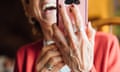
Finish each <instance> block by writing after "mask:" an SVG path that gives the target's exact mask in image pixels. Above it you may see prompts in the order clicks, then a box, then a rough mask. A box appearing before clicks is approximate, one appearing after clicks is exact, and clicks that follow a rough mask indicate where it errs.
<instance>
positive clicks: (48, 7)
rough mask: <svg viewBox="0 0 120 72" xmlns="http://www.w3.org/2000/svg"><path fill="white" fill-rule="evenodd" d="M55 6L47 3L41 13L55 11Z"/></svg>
mask: <svg viewBox="0 0 120 72" xmlns="http://www.w3.org/2000/svg"><path fill="white" fill-rule="evenodd" d="M56 9H57V8H56V4H53V3H48V4H45V5H44V6H43V11H44V12H46V11H48V10H56Z"/></svg>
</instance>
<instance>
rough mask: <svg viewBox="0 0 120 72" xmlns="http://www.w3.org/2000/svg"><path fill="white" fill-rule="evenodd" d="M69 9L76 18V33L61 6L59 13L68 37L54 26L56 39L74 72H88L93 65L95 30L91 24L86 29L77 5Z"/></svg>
mask: <svg viewBox="0 0 120 72" xmlns="http://www.w3.org/2000/svg"><path fill="white" fill-rule="evenodd" d="M69 9H70V11H71V14H72V16H73V18H74V22H75V24H74V25H75V29H76V31H74V28H73V24H72V22H71V20H70V18H69V16H68V14H67V11H66V8H65V6H64V5H60V7H59V12H60V16H61V19H62V20H63V25H64V28H65V30H66V31H65V32H66V33H65V34H67V36H66V37H65V36H64V35H63V33H62V32H61V31H60V30H59V29H58V27H57V26H56V25H53V31H54V39H55V41H56V44H57V46H58V49H59V51H60V53H61V54H62V57H63V60H64V62H65V63H66V64H68V65H69V66H70V68H71V69H72V70H73V71H74V72H80V71H85V72H88V71H90V69H91V68H92V65H93V57H94V55H93V54H94V38H95V30H94V29H93V28H92V27H91V24H90V23H89V24H88V26H87V28H84V24H83V20H82V16H81V15H80V11H79V8H78V6H77V5H74V4H72V5H71V6H70V8H69Z"/></svg>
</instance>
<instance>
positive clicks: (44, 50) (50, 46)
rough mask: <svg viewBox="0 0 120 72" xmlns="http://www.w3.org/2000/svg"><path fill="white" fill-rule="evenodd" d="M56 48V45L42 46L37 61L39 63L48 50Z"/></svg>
mask: <svg viewBox="0 0 120 72" xmlns="http://www.w3.org/2000/svg"><path fill="white" fill-rule="evenodd" d="M53 49H56V46H55V45H49V46H45V47H43V48H42V50H41V53H40V54H39V55H38V56H39V57H38V58H37V61H36V63H38V62H39V61H40V59H41V58H42V57H43V55H44V54H46V52H48V51H50V50H53Z"/></svg>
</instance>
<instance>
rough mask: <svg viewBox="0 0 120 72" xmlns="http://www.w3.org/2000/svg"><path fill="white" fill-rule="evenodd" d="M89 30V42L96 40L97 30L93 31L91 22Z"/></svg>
mask: <svg viewBox="0 0 120 72" xmlns="http://www.w3.org/2000/svg"><path fill="white" fill-rule="evenodd" d="M87 28H88V29H87V30H88V31H87V32H88V34H87V35H88V38H89V40H94V38H95V33H96V31H95V29H93V28H92V26H91V22H89V23H88V27H87Z"/></svg>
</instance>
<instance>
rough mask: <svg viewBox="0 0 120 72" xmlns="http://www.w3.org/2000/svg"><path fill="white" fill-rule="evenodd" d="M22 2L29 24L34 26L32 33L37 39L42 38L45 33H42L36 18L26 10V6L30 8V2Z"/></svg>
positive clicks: (26, 0) (28, 0) (24, 0)
mask: <svg viewBox="0 0 120 72" xmlns="http://www.w3.org/2000/svg"><path fill="white" fill-rule="evenodd" d="M21 1H22V5H23V8H24V11H25V15H26V17H27V18H28V22H29V23H30V24H31V26H32V33H33V35H34V37H35V39H38V38H42V37H43V32H42V29H41V26H40V23H39V22H38V21H37V20H36V19H35V18H34V17H31V16H30V15H29V14H28V13H27V12H26V10H25V8H26V6H28V5H29V4H30V0H21Z"/></svg>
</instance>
